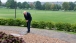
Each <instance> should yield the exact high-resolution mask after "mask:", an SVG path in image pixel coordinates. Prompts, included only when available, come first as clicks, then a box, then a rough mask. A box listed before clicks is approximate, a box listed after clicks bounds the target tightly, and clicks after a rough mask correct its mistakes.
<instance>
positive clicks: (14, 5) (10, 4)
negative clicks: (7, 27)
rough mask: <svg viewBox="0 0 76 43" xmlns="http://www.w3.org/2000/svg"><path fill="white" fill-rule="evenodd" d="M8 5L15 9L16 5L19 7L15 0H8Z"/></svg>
mask: <svg viewBox="0 0 76 43" xmlns="http://www.w3.org/2000/svg"><path fill="white" fill-rule="evenodd" d="M6 7H7V8H11V9H14V8H15V7H17V2H16V1H14V0H7V2H6Z"/></svg>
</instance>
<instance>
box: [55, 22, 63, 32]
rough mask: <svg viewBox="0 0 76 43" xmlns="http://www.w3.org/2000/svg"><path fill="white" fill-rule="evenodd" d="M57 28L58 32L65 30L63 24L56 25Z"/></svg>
mask: <svg viewBox="0 0 76 43" xmlns="http://www.w3.org/2000/svg"><path fill="white" fill-rule="evenodd" d="M55 26H56V28H57V30H61V31H63V30H64V28H63V26H64V25H63V23H61V22H59V23H56V24H55Z"/></svg>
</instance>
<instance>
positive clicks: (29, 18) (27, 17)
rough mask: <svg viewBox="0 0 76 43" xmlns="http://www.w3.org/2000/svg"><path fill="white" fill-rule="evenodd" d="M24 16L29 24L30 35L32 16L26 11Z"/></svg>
mask: <svg viewBox="0 0 76 43" xmlns="http://www.w3.org/2000/svg"><path fill="white" fill-rule="evenodd" d="M23 14H24V17H25V19H26V22H27V30H28V31H27V33H30V24H31V21H32V17H31V14H30V13H29V12H26V11H24V12H23Z"/></svg>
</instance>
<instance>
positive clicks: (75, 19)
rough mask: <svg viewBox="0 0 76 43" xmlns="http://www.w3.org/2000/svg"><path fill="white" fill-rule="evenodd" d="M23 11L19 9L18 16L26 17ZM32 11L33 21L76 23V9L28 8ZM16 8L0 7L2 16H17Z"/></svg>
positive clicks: (0, 16) (20, 17)
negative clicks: (50, 9)
mask: <svg viewBox="0 0 76 43" xmlns="http://www.w3.org/2000/svg"><path fill="white" fill-rule="evenodd" d="M23 11H24V10H21V9H17V18H18V19H24V16H23ZM26 11H28V12H30V13H31V15H32V18H33V21H52V22H67V23H76V12H75V11H66V12H65V11H45V10H26ZM14 16H15V14H14V9H5V8H0V18H15V17H14Z"/></svg>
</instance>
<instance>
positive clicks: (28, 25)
mask: <svg viewBox="0 0 76 43" xmlns="http://www.w3.org/2000/svg"><path fill="white" fill-rule="evenodd" d="M30 24H31V21H28V22H27V32H30Z"/></svg>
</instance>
